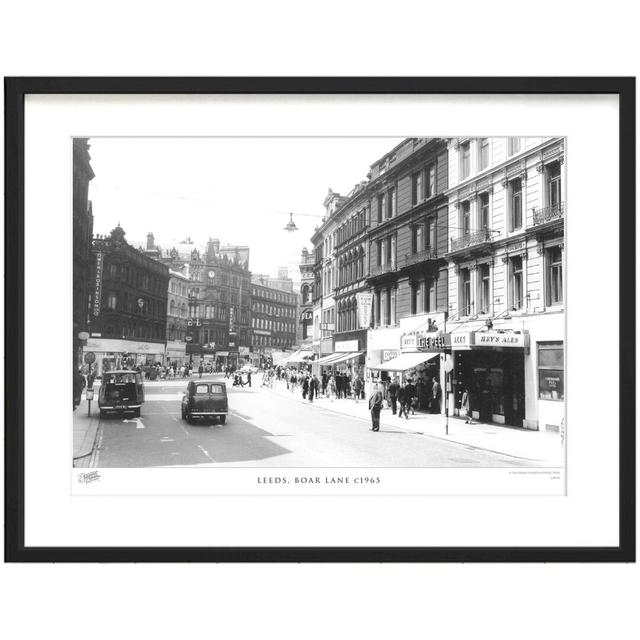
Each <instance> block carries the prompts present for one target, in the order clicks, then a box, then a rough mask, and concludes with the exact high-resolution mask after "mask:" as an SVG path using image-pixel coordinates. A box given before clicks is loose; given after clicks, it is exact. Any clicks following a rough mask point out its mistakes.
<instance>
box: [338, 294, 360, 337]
mask: <svg viewBox="0 0 640 640" xmlns="http://www.w3.org/2000/svg"><path fill="white" fill-rule="evenodd" d="M358 328H359V327H358V302H357V300H356V299H355V298H350V299H349V300H344V301H342V302H338V326H337V330H338V331H355V330H356V329H358Z"/></svg>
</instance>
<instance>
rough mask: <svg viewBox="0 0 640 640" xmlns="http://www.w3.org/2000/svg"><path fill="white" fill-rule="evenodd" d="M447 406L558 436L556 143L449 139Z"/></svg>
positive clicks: (559, 182) (560, 340) (560, 358)
mask: <svg viewBox="0 0 640 640" xmlns="http://www.w3.org/2000/svg"><path fill="white" fill-rule="evenodd" d="M449 180H450V189H449V191H448V196H449V226H450V230H451V232H450V234H449V235H450V238H449V246H448V251H447V254H446V257H447V260H448V262H449V292H450V296H449V304H450V312H451V315H450V318H449V322H448V328H449V331H450V332H451V339H452V345H451V346H452V354H453V361H454V365H455V368H454V372H453V387H452V392H453V394H452V399H451V400H452V403H455V406H458V405H459V401H460V397H461V395H462V392H463V390H464V388H468V389H469V391H470V397H471V409H472V411H473V415H474V416H475V417H476V418H479V419H480V420H482V421H493V422H498V423H504V424H509V425H513V426H524V427H526V428H530V429H540V430H553V431H558V430H560V428H561V423H562V420H563V416H564V333H565V324H564V293H563V284H564V282H563V280H564V277H563V263H564V216H565V204H564V202H565V198H564V184H565V180H564V142H563V140H562V139H559V138H539V137H538V138H536V137H528V138H471V139H469V138H456V139H452V140H450V142H449Z"/></svg>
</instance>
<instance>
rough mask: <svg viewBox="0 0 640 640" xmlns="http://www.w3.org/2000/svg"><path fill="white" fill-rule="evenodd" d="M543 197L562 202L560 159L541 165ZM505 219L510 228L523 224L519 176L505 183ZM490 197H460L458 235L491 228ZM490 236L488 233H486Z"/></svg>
mask: <svg viewBox="0 0 640 640" xmlns="http://www.w3.org/2000/svg"><path fill="white" fill-rule="evenodd" d="M543 173H544V181H543V193H542V196H543V199H544V200H543V201H544V203H545V205H546V206H548V207H551V208H554V207H558V206H559V205H560V204H561V200H562V178H561V166H560V162H552V163H550V164H548V165H546V166H545V167H544V169H543ZM506 192H507V198H506V204H507V221H508V229H509V232H514V231H520V230H521V229H522V227H523V224H524V211H525V206H526V205H525V198H526V193H525V191H524V184H523V180H522V178H521V177H514V178H512V179H511V180H509V181H508V182H507V184H506ZM490 207H491V201H490V195H489V193H488V192H483V193H479V194H478V195H477V196H476V197H475V198H472V199H467V200H463V201H462V202H460V206H459V219H458V227H459V233H458V234H456V235H458V236H459V237H464V236H468V235H470V234H471V233H473V232H474V231H480V230H484V231H486V232H488V231H489V230H490V229H491V208H490ZM486 239H487V240H490V239H491V238H490V236H487V238H486Z"/></svg>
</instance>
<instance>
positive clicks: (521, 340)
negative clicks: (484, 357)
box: [475, 331, 529, 349]
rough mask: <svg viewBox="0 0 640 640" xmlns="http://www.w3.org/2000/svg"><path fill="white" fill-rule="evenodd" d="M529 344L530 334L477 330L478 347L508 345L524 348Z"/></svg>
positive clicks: (509, 346)
mask: <svg viewBox="0 0 640 640" xmlns="http://www.w3.org/2000/svg"><path fill="white" fill-rule="evenodd" d="M528 345H529V335H528V334H525V333H514V332H511V331H509V332H504V333H501V332H498V331H476V332H475V346H476V347H507V348H515V349H524V348H525V347H527V346H528Z"/></svg>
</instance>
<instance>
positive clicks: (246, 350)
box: [238, 347, 249, 356]
mask: <svg viewBox="0 0 640 640" xmlns="http://www.w3.org/2000/svg"><path fill="white" fill-rule="evenodd" d="M238 351H239V352H240V355H241V356H248V355H249V347H238Z"/></svg>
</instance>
